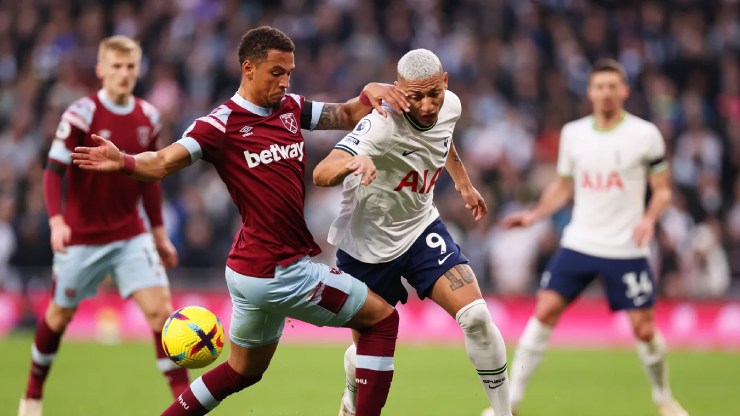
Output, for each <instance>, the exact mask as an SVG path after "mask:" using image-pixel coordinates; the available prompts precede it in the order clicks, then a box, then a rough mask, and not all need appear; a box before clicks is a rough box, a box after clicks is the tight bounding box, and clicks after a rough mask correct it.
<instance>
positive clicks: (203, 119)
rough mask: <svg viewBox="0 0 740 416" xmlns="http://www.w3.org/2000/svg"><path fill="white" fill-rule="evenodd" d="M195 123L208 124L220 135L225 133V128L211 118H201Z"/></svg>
mask: <svg viewBox="0 0 740 416" xmlns="http://www.w3.org/2000/svg"><path fill="white" fill-rule="evenodd" d="M195 121H202V122H204V123H208V124H210V125H211V126H213V127H215V128H216V130H218V131H220V132H221V133H226V127H224V126H223V125H222V124H219V122H218V121H216V120H215V119H214V118H212V117H211V116H208V117H201V118H199V119H197V120H195Z"/></svg>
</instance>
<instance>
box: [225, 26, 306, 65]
mask: <svg viewBox="0 0 740 416" xmlns="http://www.w3.org/2000/svg"><path fill="white" fill-rule="evenodd" d="M270 49H277V50H279V51H281V52H293V51H294V50H295V44H294V43H293V41H292V40H290V38H289V37H288V35H286V34H285V33H283V32H281V31H280V30H278V29H275V28H274V27H270V26H260V27H256V28H254V29H251V30H250V31H248V32H247V33H245V34H244V36H242V40H241V41H240V42H239V52H238V55H239V64H240V65H241V64H244V61H251V62H253V63H259V62H262V61H264V60H265V59H267V51H268V50H270Z"/></svg>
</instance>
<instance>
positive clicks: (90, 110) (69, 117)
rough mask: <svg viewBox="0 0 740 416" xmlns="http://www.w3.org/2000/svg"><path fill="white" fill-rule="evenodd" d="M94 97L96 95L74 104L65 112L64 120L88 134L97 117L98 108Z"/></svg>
mask: <svg viewBox="0 0 740 416" xmlns="http://www.w3.org/2000/svg"><path fill="white" fill-rule="evenodd" d="M94 97H95V94H90V95H88V96H85V97H82V98H79V99H77V100H75V101H74V102H72V104H70V105H69V106H68V107H67V109H66V110H64V113H63V114H62V119H63V120H66V121H67V122H69V123H70V124H72V125H73V126H75V127H77V128H79V129H80V130H82V131H85V132H87V131H88V130H89V129H90V124H92V120H93V117H94V116H95V110H96V109H97V107H98V106H97V103H96V100H95V98H94Z"/></svg>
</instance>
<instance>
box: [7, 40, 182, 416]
mask: <svg viewBox="0 0 740 416" xmlns="http://www.w3.org/2000/svg"><path fill="white" fill-rule="evenodd" d="M140 62H141V48H140V47H139V45H138V44H137V43H136V42H135V41H134V40H132V39H130V38H127V37H125V36H113V37H110V38H107V39H104V40H103V41H102V42H100V46H99V49H98V63H97V66H96V68H95V70H96V74H97V76H98V78H99V79H100V80H101V81H102V84H103V87H102V88H101V89H100V90H99V91H97V92H95V93H93V94H91V95H89V96H87V97H84V98H81V99H79V100H77V101H75V102H74V103H73V104H72V105H70V106H69V108H67V110H66V111H65V112H64V114H63V115H62V119H61V121H60V123H59V127H58V128H57V131H56V137H55V139H54V141H53V143H52V146H51V149H50V150H49V162H48V166H47V169H46V171H45V173H44V197H45V200H46V208H47V212H48V215H49V227H50V228H51V246H52V249H53V250H54V265H53V282H52V295H51V296H52V298H51V301H50V302H49V305H48V306H47V308H46V312H45V314H44V317H43V318H42V319H41V320H40V321H39V323H38V326H37V328H36V333H35V336H34V342H33V346H32V349H31V353H32V354H31V358H32V359H31V371H30V374H29V379H28V385H27V387H26V392H25V394H24V396H23V398H22V399H21V402H20V407H19V411H18V414H19V415H20V416H39V415H41V412H42V406H41V400H42V395H43V386H44V382H45V381H46V377H47V375H48V373H49V369H50V367H51V364H52V362H53V361H54V359H55V357H56V353H57V350H58V348H59V343H60V341H61V338H62V335H63V334H64V331H65V329H66V328H67V325H68V324H69V323H70V321H71V320H72V318H73V317H74V314H75V312H76V310H77V306H78V305H79V304H80V302H81V301H82V300H83V299H85V298H89V297H93V296H95V293H96V291H97V288H98V285H99V284H100V283H101V281H102V280H103V279H104V278H105V277H106V276H109V275H110V276H112V277H113V279H114V281H115V283H116V286H117V287H118V290H119V292H120V294H121V296H123V297H131V298H133V299H134V301H135V302H136V304H137V305H138V306H139V308H140V309H141V311H142V312H143V313H144V316H145V317H146V320H147V323H148V324H149V326H150V327H151V329H152V332H153V336H154V344H155V348H156V356H157V366H158V367H159V369H160V371H161V372H162V373H163V375H164V376H165V378H166V379H167V382H168V383H169V385H170V389H171V391H172V394H173V395H174V396H177V395H178V394H179V393H180V392H181V391H182V390H184V389H185V388H187V386H188V376H187V372H186V371H185V370H184V369H182V368H179V367H177V366H176V365H175V364H174V363H172V362H171V361H170V360H169V359H168V358H166V355H165V353H164V350H163V349H162V342H161V337H162V333H161V331H162V325H163V324H164V322H165V320H166V319H167V317H168V316H169V315H170V313H171V312H172V304H171V300H170V291H169V285H168V281H167V275H166V274H165V271H164V267H163V265H164V266H165V267H169V266H174V265H176V264H177V261H178V257H177V251H176V250H175V248H174V246H173V245H172V242H171V241H170V239H169V237H168V236H167V233H166V232H165V229H164V226H163V223H162V209H161V192H160V187H159V184H157V183H147V184H141V183H140V182H137V181H135V180H133V179H130V178H128V177H126V176H125V175H106V174H102V173H98V172H90V171H84V170H82V169H79V168H77V167H75V166H73V165H72V164H71V159H70V156H69V153H70V152H71V151H72V150H73V149H74V148H75V147H76V146H80V145H85V144H88V145H91V144H93V142H92V139H91V138H90V135H91V134H97V135H101V136H106V137H112V138H115V139H114V140H115V142H116V144H117V145H118V146H119V147H120V148H122V149H124V150H125V151H126V152H128V153H139V152H143V151H146V150H154V149H155V146H156V141H157V137H158V135H159V129H160V125H159V113H158V111H157V110H156V109H155V108H154V107H153V106H152V105H151V104H149V103H147V102H146V101H144V100H142V99H140V98H137V97H134V96H133V90H134V86H135V85H136V79H137V77H138V75H139V66H140ZM65 180H66V181H67V187H66V188H67V193H66V200H65V201H64V204H63V203H62V188H63V185H62V183H63V181H65ZM108 190H115V192H111V193H109V192H108ZM140 200H141V201H142V202H143V206H144V210H145V211H146V214H147V216H148V218H149V222H150V224H151V234H150V233H147V231H146V229H145V227H144V223H143V221H142V219H141V218H140V216H139V208H138V206H139V201H140Z"/></svg>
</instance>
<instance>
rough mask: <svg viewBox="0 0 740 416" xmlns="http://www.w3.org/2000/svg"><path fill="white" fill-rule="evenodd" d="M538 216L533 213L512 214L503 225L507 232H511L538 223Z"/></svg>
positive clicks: (505, 219)
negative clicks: (513, 229)
mask: <svg viewBox="0 0 740 416" xmlns="http://www.w3.org/2000/svg"><path fill="white" fill-rule="evenodd" d="M537 220H538V218H537V215H536V214H535V213H534V212H532V211H522V212H517V213H514V214H511V215H509V216H507V217H506V218H504V221H503V223H502V225H503V227H504V229H505V230H510V229H512V228H517V227H529V226H530V225H532V224H534V223H535V222H537Z"/></svg>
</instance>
